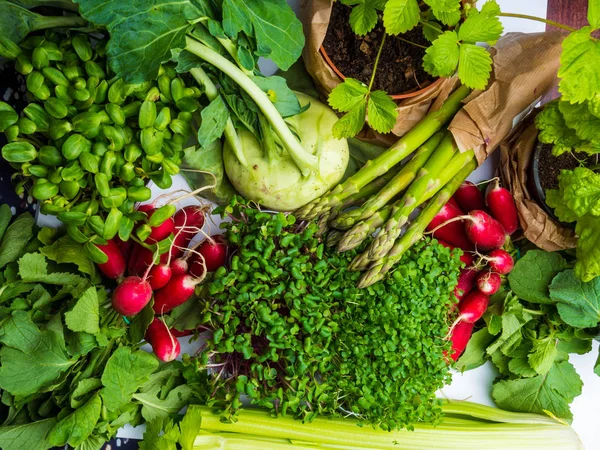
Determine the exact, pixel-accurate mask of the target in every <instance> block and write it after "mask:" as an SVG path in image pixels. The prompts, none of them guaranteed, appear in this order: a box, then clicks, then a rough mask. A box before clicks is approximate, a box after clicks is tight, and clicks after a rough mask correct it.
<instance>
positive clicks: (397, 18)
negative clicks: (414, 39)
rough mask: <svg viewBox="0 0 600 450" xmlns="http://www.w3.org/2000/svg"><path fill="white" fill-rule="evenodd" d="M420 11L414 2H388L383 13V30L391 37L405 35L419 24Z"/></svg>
mask: <svg viewBox="0 0 600 450" xmlns="http://www.w3.org/2000/svg"><path fill="white" fill-rule="evenodd" d="M419 18H420V11H419V4H418V3H417V1H416V0H388V2H387V3H386V4H385V9H384V11H383V24H384V25H385V30H386V32H387V33H389V34H391V35H397V34H400V33H405V32H407V31H408V30H410V29H412V28H414V27H415V26H416V25H417V24H418V23H419Z"/></svg>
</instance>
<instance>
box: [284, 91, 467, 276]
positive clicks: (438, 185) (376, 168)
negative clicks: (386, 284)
mask: <svg viewBox="0 0 600 450" xmlns="http://www.w3.org/2000/svg"><path fill="white" fill-rule="evenodd" d="M469 92H470V90H469V89H468V88H466V87H464V86H461V87H459V88H458V89H457V90H456V91H455V92H454V93H453V94H452V95H450V96H449V97H448V99H447V100H446V102H445V103H444V104H443V105H442V107H441V108H440V109H438V110H437V111H435V112H432V113H429V114H428V115H427V116H426V117H425V118H424V119H423V120H422V121H421V122H419V123H418V124H417V125H416V126H415V127H414V128H413V129H412V130H411V131H409V132H408V133H407V134H406V135H404V136H403V137H402V138H401V139H400V140H399V141H398V142H396V144H394V145H393V146H392V147H390V148H389V149H388V150H386V151H385V152H383V153H382V154H381V155H379V156H378V157H376V158H374V159H372V160H370V161H368V162H367V163H366V164H365V165H364V166H363V167H362V168H361V169H360V170H359V171H358V172H357V173H356V174H354V175H353V176H351V177H350V178H348V179H347V180H346V181H345V182H343V183H341V184H340V185H338V186H337V187H335V188H334V189H333V190H332V191H330V192H328V193H327V194H325V195H324V196H322V197H321V198H318V199H316V200H314V201H313V202H311V203H309V204H308V205H306V206H304V207H302V208H301V209H299V210H298V211H296V213H295V214H296V216H297V217H299V218H301V219H304V220H318V221H319V224H320V229H321V231H323V232H325V231H328V236H327V244H328V245H330V246H334V245H337V248H338V250H339V251H340V252H343V251H347V250H351V249H354V248H356V247H358V246H359V245H360V244H362V243H363V242H365V241H366V240H368V238H369V237H371V236H373V235H374V234H375V233H376V232H377V230H379V232H378V234H377V235H376V236H375V237H374V239H372V241H371V242H370V244H369V246H368V247H367V248H366V250H365V251H364V253H362V254H360V255H358V256H357V257H356V258H355V260H354V261H353V263H352V265H351V268H352V269H353V270H366V269H368V271H367V272H366V273H365V275H364V276H363V277H362V279H361V281H360V286H361V287H367V286H370V285H371V284H373V283H375V282H376V281H378V280H380V279H381V278H382V277H383V276H384V275H385V273H387V272H388V271H389V270H390V269H391V268H392V267H393V266H394V265H395V264H396V263H397V262H398V261H399V260H400V258H401V257H402V255H403V254H404V252H406V250H408V248H410V246H412V245H413V244H414V243H415V242H416V241H417V240H418V239H421V237H422V236H423V231H424V230H425V228H426V227H427V225H428V224H429V222H431V220H432V219H433V218H434V217H435V215H436V214H437V213H438V212H439V211H440V209H441V208H442V207H443V206H444V204H445V203H446V202H447V201H448V200H449V199H450V197H451V196H452V194H453V193H454V192H455V191H456V189H458V187H459V186H460V184H461V183H462V182H463V181H464V180H465V179H466V177H467V176H468V175H469V174H470V173H471V172H472V171H473V170H474V169H475V167H476V165H477V164H476V161H475V155H474V152H473V151H471V150H469V151H466V152H460V151H459V150H458V148H457V146H456V143H455V142H454V138H453V137H452V134H451V133H450V132H448V131H446V130H442V128H443V127H444V125H445V124H446V123H447V122H449V121H450V120H451V119H452V117H453V116H454V115H455V114H456V113H457V112H458V110H459V109H460V108H461V106H462V100H463V99H464V98H465V97H466V96H467V95H468V94H469ZM413 153H414V155H413V156H412V158H411V159H410V160H409V161H408V162H407V163H406V164H404V165H403V166H402V167H400V168H398V165H399V163H400V162H401V161H402V160H403V159H405V158H406V157H407V156H410V155H411V154H413ZM381 180H384V182H382V181H381ZM428 201H429V203H428V204H427V205H426V206H425V207H423V205H424V204H425V203H426V202H428ZM351 205H352V206H355V208H354V209H349V210H348V209H347V208H348V206H351ZM421 207H423V209H422V210H421V211H420V213H419V214H418V215H417V216H416V218H414V220H413V221H412V223H410V225H407V224H409V221H410V218H411V216H413V215H414V213H415V212H416V211H417V210H418V209H419V208H421ZM406 227H408V228H407V229H406V231H405V232H404V234H402V232H403V230H404V229H405V228H406Z"/></svg>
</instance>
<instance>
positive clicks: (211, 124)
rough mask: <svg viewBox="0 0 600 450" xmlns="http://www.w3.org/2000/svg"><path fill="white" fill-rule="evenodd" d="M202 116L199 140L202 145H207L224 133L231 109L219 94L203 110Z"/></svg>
mask: <svg viewBox="0 0 600 450" xmlns="http://www.w3.org/2000/svg"><path fill="white" fill-rule="evenodd" d="M201 116H202V122H200V128H199V129H198V142H199V143H200V145H201V146H202V147H207V146H209V145H210V144H211V143H212V142H214V141H216V140H217V139H219V138H220V137H221V136H222V135H223V132H224V131H225V125H227V120H228V119H229V110H228V109H227V105H225V102H224V101H223V98H221V96H218V97H217V98H216V99H214V100H213V101H212V102H210V104H209V105H208V106H207V107H206V108H204V109H203V110H202V113H201Z"/></svg>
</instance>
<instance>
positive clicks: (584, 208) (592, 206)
mask: <svg viewBox="0 0 600 450" xmlns="http://www.w3.org/2000/svg"><path fill="white" fill-rule="evenodd" d="M558 179H559V186H560V190H561V191H562V201H563V202H564V203H565V204H566V205H567V206H568V207H569V209H570V210H571V211H573V213H574V214H575V215H576V216H577V217H582V216H585V215H586V214H591V215H592V216H600V175H599V174H597V173H595V172H594V171H593V170H590V169H588V168H587V167H577V168H576V169H575V170H573V171H563V172H562V173H561V174H560V175H559V177H558Z"/></svg>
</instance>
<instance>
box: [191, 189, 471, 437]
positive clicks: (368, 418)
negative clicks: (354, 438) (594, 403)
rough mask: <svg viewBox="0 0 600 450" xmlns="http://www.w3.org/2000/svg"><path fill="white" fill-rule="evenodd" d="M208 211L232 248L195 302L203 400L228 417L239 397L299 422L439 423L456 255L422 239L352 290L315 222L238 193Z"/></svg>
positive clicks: (353, 280)
mask: <svg viewBox="0 0 600 450" xmlns="http://www.w3.org/2000/svg"><path fill="white" fill-rule="evenodd" d="M220 212H221V213H222V214H224V215H227V216H229V217H230V218H231V219H232V222H231V223H227V224H226V225H225V226H226V229H227V239H228V242H229V244H230V246H232V248H233V250H234V254H233V257H232V259H231V263H230V268H229V269H225V268H221V269H219V270H218V271H217V272H216V273H215V277H214V280H212V281H211V282H210V283H209V284H208V285H207V286H206V292H205V294H204V296H203V300H201V302H200V306H199V307H200V311H199V313H198V316H199V317H200V318H201V322H200V324H201V325H203V326H205V327H208V328H209V329H211V330H212V335H211V336H210V337H208V338H207V339H206V345H205V347H204V348H203V350H202V352H201V354H200V355H199V359H198V360H197V364H198V370H200V371H203V370H205V368H206V367H209V368H211V369H210V370H211V371H212V377H211V378H210V381H209V383H210V389H211V391H212V393H211V395H210V396H209V400H208V405H209V406H213V407H217V408H218V409H219V410H220V411H222V415H223V416H224V417H231V416H232V415H235V414H236V413H237V412H238V410H239V409H240V408H241V407H242V402H241V399H240V396H241V395H242V394H245V395H247V396H248V397H249V399H250V401H251V402H252V403H253V404H255V405H260V406H262V407H265V408H269V409H270V410H271V411H273V412H276V413H278V414H282V415H285V414H290V415H293V416H294V417H301V418H304V419H306V420H311V419H312V418H314V417H315V416H317V415H321V414H322V415H335V416H345V415H348V414H350V415H354V416H356V417H358V418H360V419H361V420H363V421H365V422H368V423H373V424H376V425H378V426H380V427H382V428H384V429H397V428H403V427H410V426H411V425H412V424H414V423H416V422H420V421H426V422H436V421H437V420H438V419H439V417H440V412H441V410H440V403H439V401H438V400H436V399H435V392H436V390H437V389H439V388H440V387H442V386H443V385H444V383H446V382H447V381H449V366H448V362H447V360H446V358H445V357H444V354H443V353H444V351H445V350H449V348H450V343H449V342H448V341H447V340H446V339H445V336H446V334H447V332H448V311H449V309H450V308H451V307H452V305H453V304H454V302H455V299H454V296H453V295H452V291H453V287H454V286H455V285H456V282H457V275H458V272H459V268H460V264H461V263H460V260H459V259H458V256H457V255H452V254H451V252H450V250H449V249H447V248H445V247H443V246H441V245H437V244H431V243H429V242H425V241H423V242H421V243H419V244H418V245H416V246H415V247H414V248H413V249H412V250H411V251H409V252H408V253H406V254H405V256H404V258H403V259H402V264H401V267H400V268H399V269H398V270H397V271H396V272H394V273H393V274H392V275H391V276H390V277H388V278H387V279H385V280H383V281H380V282H378V283H376V284H374V285H373V286H371V287H370V288H368V289H365V290H359V289H358V287H357V281H358V279H359V277H360V274H359V273H357V272H352V271H350V270H348V266H349V263H350V262H351V260H352V257H353V256H354V255H353V253H351V252H350V253H343V254H340V253H338V252H336V251H328V250H326V249H325V246H324V244H323V243H322V242H321V240H320V239H319V238H318V237H316V233H317V230H318V228H317V226H316V225H315V224H313V223H298V222H296V219H295V218H294V216H292V215H287V216H286V215H284V214H282V213H279V214H270V213H265V212H261V211H260V210H257V209H254V208H252V207H250V206H248V205H247V204H246V203H245V202H243V201H241V200H239V199H234V200H232V202H231V203H230V204H229V205H228V206H227V207H223V208H222V209H221V210H220ZM196 308H198V306H196ZM187 326H189V324H188V325H187Z"/></svg>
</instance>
